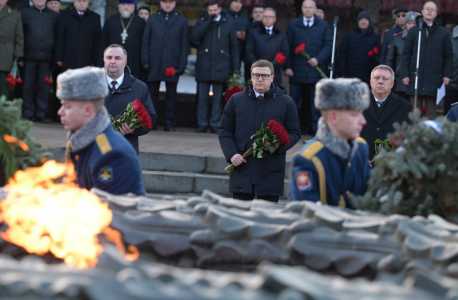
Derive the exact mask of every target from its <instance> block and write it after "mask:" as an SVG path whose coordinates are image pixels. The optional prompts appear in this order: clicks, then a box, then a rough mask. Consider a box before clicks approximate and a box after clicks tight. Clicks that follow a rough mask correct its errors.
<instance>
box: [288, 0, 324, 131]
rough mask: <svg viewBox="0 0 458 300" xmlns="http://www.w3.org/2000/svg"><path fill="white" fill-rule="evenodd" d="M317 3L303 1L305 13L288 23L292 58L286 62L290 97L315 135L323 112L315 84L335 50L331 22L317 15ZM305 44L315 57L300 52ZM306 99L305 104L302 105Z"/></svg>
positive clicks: (303, 11) (307, 128) (304, 127)
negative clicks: (320, 109)
mask: <svg viewBox="0 0 458 300" xmlns="http://www.w3.org/2000/svg"><path fill="white" fill-rule="evenodd" d="M315 12H316V4H315V2H314V1H312V0H305V1H304V2H303V3H302V16H300V17H299V18H297V19H294V20H292V21H291V22H290V23H289V25H288V30H287V31H286V36H287V37H288V44H289V53H290V55H289V57H288V60H287V61H286V64H285V67H284V69H285V75H286V76H289V77H290V78H289V84H290V96H291V98H293V99H294V101H295V102H296V105H297V107H299V106H301V107H302V111H301V115H302V117H303V123H304V124H303V126H302V132H303V133H310V134H313V133H315V132H316V130H317V123H318V119H319V118H320V112H319V110H317V109H316V108H315V103H314V99H315V85H316V83H317V82H318V81H319V80H320V79H321V76H320V74H319V73H318V71H317V70H316V68H315V67H317V66H319V67H320V68H321V70H323V71H324V70H326V67H327V61H328V59H329V58H330V57H331V52H332V31H331V28H330V27H329V25H328V23H327V22H326V21H324V20H321V19H320V18H318V17H316V16H315ZM302 43H304V44H305V51H306V52H307V53H308V54H309V55H310V58H311V59H307V58H305V57H304V56H302V55H301V54H296V53H295V49H296V47H297V46H299V45H300V44H302ZM301 99H302V104H301Z"/></svg>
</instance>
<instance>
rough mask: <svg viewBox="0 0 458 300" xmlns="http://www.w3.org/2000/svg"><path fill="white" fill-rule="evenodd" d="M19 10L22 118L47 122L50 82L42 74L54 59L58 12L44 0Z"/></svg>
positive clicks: (35, 1)
mask: <svg viewBox="0 0 458 300" xmlns="http://www.w3.org/2000/svg"><path fill="white" fill-rule="evenodd" d="M32 2H33V6H32V7H29V8H26V9H24V10H23V11H22V27H23V30H24V71H25V74H24V75H25V76H24V84H23V91H24V92H23V94H24V103H23V106H22V116H23V118H26V119H30V120H32V119H33V118H35V121H37V122H44V123H49V119H47V118H46V113H47V111H48V100H49V84H48V83H47V82H45V80H44V79H45V77H48V76H49V69H50V67H51V63H52V61H53V59H54V50H55V43H56V33H57V24H58V22H59V14H57V13H56V12H55V11H52V10H50V9H48V8H47V7H46V0H32Z"/></svg>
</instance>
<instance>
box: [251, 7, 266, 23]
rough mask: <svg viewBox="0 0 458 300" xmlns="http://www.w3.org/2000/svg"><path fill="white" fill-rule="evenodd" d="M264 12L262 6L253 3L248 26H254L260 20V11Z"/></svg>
mask: <svg viewBox="0 0 458 300" xmlns="http://www.w3.org/2000/svg"><path fill="white" fill-rule="evenodd" d="M263 12H264V6H262V5H260V4H255V5H254V6H253V10H252V12H251V18H250V19H249V21H250V27H255V26H257V25H259V24H260V23H261V21H262V13H263Z"/></svg>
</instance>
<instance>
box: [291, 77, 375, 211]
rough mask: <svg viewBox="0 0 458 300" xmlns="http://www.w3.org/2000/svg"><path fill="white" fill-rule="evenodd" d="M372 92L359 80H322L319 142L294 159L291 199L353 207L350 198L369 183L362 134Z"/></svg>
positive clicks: (318, 90)
mask: <svg viewBox="0 0 458 300" xmlns="http://www.w3.org/2000/svg"><path fill="white" fill-rule="evenodd" d="M369 99H370V97H369V88H368V86H367V84H366V83H364V82H361V80H359V79H357V78H352V79H340V78H339V79H334V80H331V79H322V80H321V81H319V82H318V84H317V85H316V96H315V106H316V107H317V108H318V109H319V110H320V111H321V115H322V117H321V118H320V120H319V121H318V130H317V132H316V136H315V138H313V139H312V140H310V141H309V142H307V144H306V145H305V146H304V147H303V148H302V149H301V150H300V151H299V153H298V154H296V155H295V156H294V158H293V162H292V168H291V174H290V176H289V178H290V181H289V199H290V200H291V201H302V200H309V201H315V202H319V201H321V203H322V204H324V205H333V206H341V207H349V208H352V207H353V206H352V204H351V202H350V200H349V197H348V196H349V194H350V193H353V194H355V195H362V194H364V192H365V191H366V187H367V181H368V179H369V173H370V165H369V149H368V145H367V143H366V141H365V140H364V139H362V138H360V137H359V134H360V132H361V130H362V128H363V126H364V125H365V124H366V120H365V119H364V116H363V111H364V110H365V109H367V108H368V107H369Z"/></svg>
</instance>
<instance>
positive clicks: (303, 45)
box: [294, 43, 328, 78]
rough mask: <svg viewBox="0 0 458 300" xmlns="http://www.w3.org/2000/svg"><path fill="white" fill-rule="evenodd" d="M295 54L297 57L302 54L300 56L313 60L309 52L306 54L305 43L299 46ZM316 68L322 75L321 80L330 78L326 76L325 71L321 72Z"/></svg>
mask: <svg viewBox="0 0 458 300" xmlns="http://www.w3.org/2000/svg"><path fill="white" fill-rule="evenodd" d="M294 52H296V54H297V55H299V54H300V55H302V56H304V57H305V58H307V59H308V60H310V59H311V57H310V55H309V54H308V53H307V52H305V44H304V43H302V44H300V45H299V46H297V47H296V50H295V51H294ZM315 68H316V70H317V71H318V73H319V74H320V76H321V78H328V76H326V74H324V72H323V70H321V68H320V67H318V66H316V67H315Z"/></svg>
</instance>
